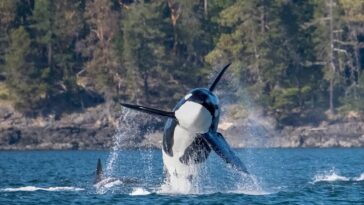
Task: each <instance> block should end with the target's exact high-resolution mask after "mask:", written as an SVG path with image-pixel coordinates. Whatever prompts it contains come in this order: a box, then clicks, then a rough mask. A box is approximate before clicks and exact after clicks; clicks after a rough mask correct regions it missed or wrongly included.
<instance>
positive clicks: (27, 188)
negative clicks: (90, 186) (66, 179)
mask: <svg viewBox="0 0 364 205" xmlns="http://www.w3.org/2000/svg"><path fill="white" fill-rule="evenodd" d="M84 190H85V189H83V188H79V187H72V186H60V187H36V186H23V187H16V188H14V187H9V188H3V189H0V191H1V192H18V191H29V192H30V191H84Z"/></svg>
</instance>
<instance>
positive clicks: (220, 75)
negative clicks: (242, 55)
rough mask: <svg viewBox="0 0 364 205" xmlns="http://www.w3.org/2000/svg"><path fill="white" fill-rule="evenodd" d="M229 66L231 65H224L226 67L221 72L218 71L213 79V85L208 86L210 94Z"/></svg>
mask: <svg viewBox="0 0 364 205" xmlns="http://www.w3.org/2000/svg"><path fill="white" fill-rule="evenodd" d="M230 65H231V63H228V64H226V65H225V66H224V68H222V70H221V71H220V73H219V74H218V75H217V76H216V78H215V80H214V82H213V83H212V84H211V85H210V87H209V90H210V91H211V92H213V91H214V89H215V87H216V85H217V83H218V82H219V81H220V79H221V77H222V76H223V75H224V73H225V71H226V70H227V69H228V67H229V66H230Z"/></svg>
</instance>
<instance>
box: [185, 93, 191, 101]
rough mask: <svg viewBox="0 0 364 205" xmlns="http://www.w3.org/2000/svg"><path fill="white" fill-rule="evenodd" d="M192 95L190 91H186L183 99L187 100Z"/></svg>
mask: <svg viewBox="0 0 364 205" xmlns="http://www.w3.org/2000/svg"><path fill="white" fill-rule="evenodd" d="M191 96H192V93H188V94H187V95H186V96H185V97H184V99H185V100H188V98H190V97H191Z"/></svg>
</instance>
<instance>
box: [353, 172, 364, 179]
mask: <svg viewBox="0 0 364 205" xmlns="http://www.w3.org/2000/svg"><path fill="white" fill-rule="evenodd" d="M353 180H354V181H364V173H361V175H360V176H359V177H354V178H353Z"/></svg>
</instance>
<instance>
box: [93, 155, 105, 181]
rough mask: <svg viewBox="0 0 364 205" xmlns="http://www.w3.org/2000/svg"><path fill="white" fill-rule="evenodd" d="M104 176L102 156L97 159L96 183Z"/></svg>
mask: <svg viewBox="0 0 364 205" xmlns="http://www.w3.org/2000/svg"><path fill="white" fill-rule="evenodd" d="M103 178H104V172H103V171H102V164H101V160H100V158H98V159H97V165H96V177H95V184H97V183H99V182H100V181H101V180H102V179H103Z"/></svg>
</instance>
